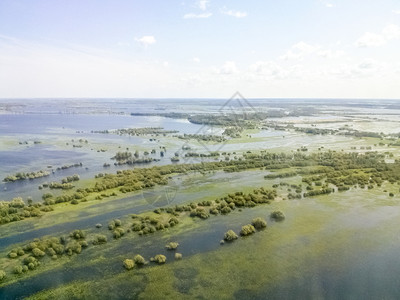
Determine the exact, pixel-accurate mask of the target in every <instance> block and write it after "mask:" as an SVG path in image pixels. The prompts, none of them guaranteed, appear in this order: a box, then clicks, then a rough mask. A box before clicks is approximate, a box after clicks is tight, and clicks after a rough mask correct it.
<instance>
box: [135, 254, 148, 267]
mask: <svg viewBox="0 0 400 300" xmlns="http://www.w3.org/2000/svg"><path fill="white" fill-rule="evenodd" d="M133 260H134V262H135V264H138V265H144V264H145V263H146V260H145V259H144V258H143V256H141V255H139V254H137V255H135V257H134V258H133Z"/></svg>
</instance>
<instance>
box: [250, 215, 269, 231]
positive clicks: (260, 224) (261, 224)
mask: <svg viewBox="0 0 400 300" xmlns="http://www.w3.org/2000/svg"><path fill="white" fill-rule="evenodd" d="M251 224H252V225H253V226H254V227H255V228H256V229H258V230H260V229H264V228H265V227H267V221H265V220H264V219H262V218H255V219H253V221H252V222H251Z"/></svg>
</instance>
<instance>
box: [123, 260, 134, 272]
mask: <svg viewBox="0 0 400 300" xmlns="http://www.w3.org/2000/svg"><path fill="white" fill-rule="evenodd" d="M134 266H135V263H134V261H133V260H132V259H125V260H124V268H125V269H127V270H132V269H133V267H134Z"/></svg>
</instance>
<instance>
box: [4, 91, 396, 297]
mask: <svg viewBox="0 0 400 300" xmlns="http://www.w3.org/2000/svg"><path fill="white" fill-rule="evenodd" d="M193 103H194V102H193V101H189V100H184V99H81V100H80V99H74V100H65V99H51V100H50V99H21V100H15V99H14V100H7V99H1V100H0V133H1V139H0V178H1V180H2V182H1V183H0V298H1V299H25V298H26V299H377V298H379V299H398V298H399V297H400V289H399V286H400V284H399V279H398V278H400V259H399V258H398V252H399V250H400V238H399V234H398V228H400V227H399V226H400V203H399V201H400V151H399V150H400V146H399V145H400V126H399V125H400V110H399V105H398V102H397V101H395V100H351V101H349V100H329V101H327V100H318V99H250V100H248V101H247V100H246V101H245V102H243V99H231V100H230V101H226V100H222V99H199V100H196V105H194V104H193Z"/></svg>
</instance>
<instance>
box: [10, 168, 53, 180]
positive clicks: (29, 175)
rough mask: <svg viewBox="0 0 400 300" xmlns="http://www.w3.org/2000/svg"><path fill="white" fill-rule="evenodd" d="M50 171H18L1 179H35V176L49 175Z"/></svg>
mask: <svg viewBox="0 0 400 300" xmlns="http://www.w3.org/2000/svg"><path fill="white" fill-rule="evenodd" d="M49 175H50V173H49V172H47V171H42V170H40V171H37V172H27V173H25V172H18V173H16V174H14V175H8V176H6V177H5V178H4V179H3V181H4V182H14V181H18V180H25V179H35V178H41V177H45V176H49Z"/></svg>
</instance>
